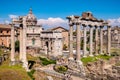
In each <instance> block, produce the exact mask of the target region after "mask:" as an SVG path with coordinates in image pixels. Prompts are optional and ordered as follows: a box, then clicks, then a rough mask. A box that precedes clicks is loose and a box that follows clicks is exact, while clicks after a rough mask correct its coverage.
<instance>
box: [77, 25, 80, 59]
mask: <svg viewBox="0 0 120 80" xmlns="http://www.w3.org/2000/svg"><path fill="white" fill-rule="evenodd" d="M76 31H77V36H76V60H77V61H80V23H76Z"/></svg>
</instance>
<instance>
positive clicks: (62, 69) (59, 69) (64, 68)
mask: <svg viewBox="0 0 120 80" xmlns="http://www.w3.org/2000/svg"><path fill="white" fill-rule="evenodd" d="M54 70H55V71H57V72H59V73H65V72H67V70H68V67H67V66H64V65H56V66H54Z"/></svg>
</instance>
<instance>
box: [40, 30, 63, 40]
mask: <svg viewBox="0 0 120 80" xmlns="http://www.w3.org/2000/svg"><path fill="white" fill-rule="evenodd" d="M40 37H41V38H54V39H56V38H58V39H59V38H60V39H61V38H63V37H62V34H61V32H60V31H42V32H41V36H40Z"/></svg>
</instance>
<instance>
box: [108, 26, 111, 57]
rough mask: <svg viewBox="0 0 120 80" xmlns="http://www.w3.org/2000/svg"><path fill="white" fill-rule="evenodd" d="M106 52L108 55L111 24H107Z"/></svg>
mask: <svg viewBox="0 0 120 80" xmlns="http://www.w3.org/2000/svg"><path fill="white" fill-rule="evenodd" d="M107 31H108V32H107V40H108V41H107V54H108V55H110V49H111V26H107Z"/></svg>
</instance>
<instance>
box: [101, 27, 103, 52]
mask: <svg viewBox="0 0 120 80" xmlns="http://www.w3.org/2000/svg"><path fill="white" fill-rule="evenodd" d="M100 54H103V26H100Z"/></svg>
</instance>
